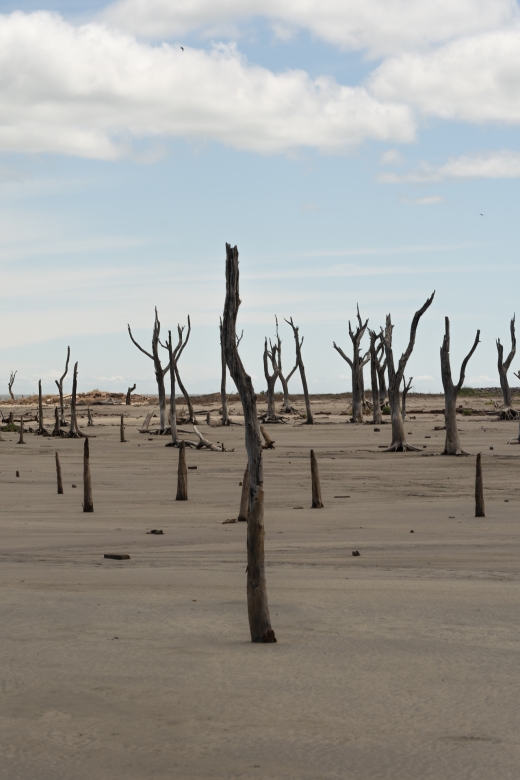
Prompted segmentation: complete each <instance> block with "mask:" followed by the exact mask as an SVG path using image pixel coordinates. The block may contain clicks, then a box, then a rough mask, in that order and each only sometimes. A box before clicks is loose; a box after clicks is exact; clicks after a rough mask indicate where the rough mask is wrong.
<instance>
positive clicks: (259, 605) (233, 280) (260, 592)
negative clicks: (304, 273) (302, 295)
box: [222, 244, 297, 642]
mask: <svg viewBox="0 0 520 780" xmlns="http://www.w3.org/2000/svg"><path fill="white" fill-rule="evenodd" d="M239 306H240V297H239V271H238V249H237V248H236V246H235V247H234V248H231V246H230V245H229V244H226V300H225V303H224V314H223V318H222V337H223V341H224V349H225V354H226V363H227V366H228V368H229V373H230V374H231V377H232V379H233V381H234V383H235V385H236V387H237V390H238V393H239V395H240V399H241V401H242V407H243V410H244V422H245V434H246V436H245V438H246V450H247V457H248V467H249V503H248V523H247V607H248V616H249V629H250V632H251V641H252V642H276V637H275V634H274V631H273V629H272V627H271V618H270V615H269V605H268V601H267V584H266V578H265V553H264V537H265V531H264V487H263V482H264V474H263V463H262V440H261V438H260V426H259V423H258V414H257V408H256V395H255V391H254V389H253V383H252V381H251V377H250V376H249V375H248V374H247V373H246V371H245V369H244V366H243V365H242V361H241V360H240V356H239V354H238V348H237V343H236V320H237V315H238V307H239ZM296 336H297V331H296Z"/></svg>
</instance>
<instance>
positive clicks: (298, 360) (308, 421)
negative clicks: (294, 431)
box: [285, 317, 314, 425]
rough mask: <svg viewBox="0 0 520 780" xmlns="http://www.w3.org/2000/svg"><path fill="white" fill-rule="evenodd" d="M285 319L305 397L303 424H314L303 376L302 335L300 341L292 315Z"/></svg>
mask: <svg viewBox="0 0 520 780" xmlns="http://www.w3.org/2000/svg"><path fill="white" fill-rule="evenodd" d="M285 321H286V323H287V324H288V325H290V326H291V328H292V330H293V335H294V343H295V346H296V364H297V366H298V368H299V369H300V377H301V380H302V386H303V397H304V398H305V411H306V412H307V418H306V420H305V424H306V425H314V417H313V416H312V409H311V400H310V397H309V388H308V387H307V377H306V376H305V366H304V365H303V360H302V345H303V336H302V338H301V341H300V334H299V330H300V328H299V327H297V326H296V325H295V324H294V322H293V318H292V317H291V318H290V319H289V320H287V319H286V320H285Z"/></svg>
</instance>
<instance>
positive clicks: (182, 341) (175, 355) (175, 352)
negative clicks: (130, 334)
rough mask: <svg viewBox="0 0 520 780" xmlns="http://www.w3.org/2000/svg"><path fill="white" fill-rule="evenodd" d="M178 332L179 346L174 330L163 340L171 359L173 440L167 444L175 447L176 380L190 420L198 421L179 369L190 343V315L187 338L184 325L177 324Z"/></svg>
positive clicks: (176, 438) (192, 421)
mask: <svg viewBox="0 0 520 780" xmlns="http://www.w3.org/2000/svg"><path fill="white" fill-rule="evenodd" d="M177 333H178V336H179V340H178V342H177V346H176V347H175V349H174V348H173V341H172V332H171V330H169V331H168V340H167V342H166V344H163V343H162V342H161V346H162V347H164V349H167V350H168V356H169V359H170V429H171V435H172V440H171V442H170V444H167V445H166V446H167V447H168V446H170V447H174V446H176V445H177V444H178V443H179V438H178V435H177V409H176V390H175V380H177V381H178V382H179V387H180V388H181V391H182V393H183V395H184V398H185V399H186V403H187V404H188V410H189V414H190V422H191V423H192V425H193V424H194V423H196V422H197V421H196V419H195V414H194V412H193V407H192V405H191V400H190V397H189V395H188V394H187V392H186V390H185V388H184V385H183V384H182V382H181V379H180V376H179V371H178V369H177V364H178V362H179V358H180V356H181V355H182V353H183V350H184V347H185V346H186V344H187V343H188V339H189V337H190V333H191V322H190V317H189V315H188V331H187V334H186V338H184V337H183V333H184V326H182V327H181V326H180V325H177Z"/></svg>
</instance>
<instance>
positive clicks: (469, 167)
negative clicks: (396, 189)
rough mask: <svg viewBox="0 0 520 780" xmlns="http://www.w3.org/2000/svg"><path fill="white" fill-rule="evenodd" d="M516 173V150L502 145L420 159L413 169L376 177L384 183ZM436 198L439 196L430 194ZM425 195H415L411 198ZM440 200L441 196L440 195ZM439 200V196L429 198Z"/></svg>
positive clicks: (519, 164) (519, 163) (519, 170)
mask: <svg viewBox="0 0 520 780" xmlns="http://www.w3.org/2000/svg"><path fill="white" fill-rule="evenodd" d="M519 176H520V152H514V151H511V150H509V149H505V150H502V151H499V152H486V153H482V154H479V155H475V156H471V155H463V156H461V157H454V158H452V159H451V160H448V162H447V163H445V164H444V165H439V166H434V165H429V164H428V163H421V165H419V166H418V167H417V168H416V169H415V170H413V171H410V172H408V173H404V174H397V173H382V174H381V175H380V176H378V181H380V182H382V183H384V184H401V183H403V182H411V183H416V184H420V183H422V182H428V181H444V180H446V179H516V178H518V177H519ZM434 197H437V198H439V197H440V196H434ZM421 200H423V201H424V202H426V200H427V199H421V198H418V199H416V200H415V201H414V202H415V203H418V202H420V201H421ZM441 200H443V198H441ZM430 202H432V203H433V202H436V203H440V202H441V201H440V200H437V201H430Z"/></svg>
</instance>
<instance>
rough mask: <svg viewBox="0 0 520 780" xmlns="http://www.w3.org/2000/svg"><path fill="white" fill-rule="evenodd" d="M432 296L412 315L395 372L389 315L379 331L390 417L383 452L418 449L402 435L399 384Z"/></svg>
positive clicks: (402, 425) (391, 327)
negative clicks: (389, 436) (388, 441)
mask: <svg viewBox="0 0 520 780" xmlns="http://www.w3.org/2000/svg"><path fill="white" fill-rule="evenodd" d="M434 295H435V292H434V293H432V295H431V296H430V297H429V298H428V300H427V301H426V302H425V303H424V304H423V306H421V308H420V309H419V310H418V311H416V312H415V314H414V317H413V320H412V324H411V327H410V339H409V341H408V346H407V347H406V349H405V351H404V352H403V354H402V355H401V357H400V359H399V363H398V365H397V370H396V368H395V364H394V353H393V349H392V335H393V329H394V326H393V325H392V318H391V317H390V315H389V314H388V315H387V317H386V327H385V329H384V330H381V334H382V340H383V344H384V346H385V353H386V363H387V368H388V400H389V402H390V416H391V421H392V443H391V445H390V447H389V448H388V449H387V450H384V452H407V451H408V450H415V451H417V449H418V448H417V447H412V445H411V444H408V443H407V441H406V438H405V435H404V423H403V416H402V414H401V405H400V403H399V389H400V387H401V382H402V381H403V375H404V372H405V369H406V364H407V363H408V360H409V358H410V355H411V354H412V351H413V348H414V345H415V336H416V334H417V326H418V325H419V320H420V319H421V317H422V316H423V314H424V312H425V311H426V310H427V309H428V308H429V307H430V306H431V303H432V301H433V297H434Z"/></svg>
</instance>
